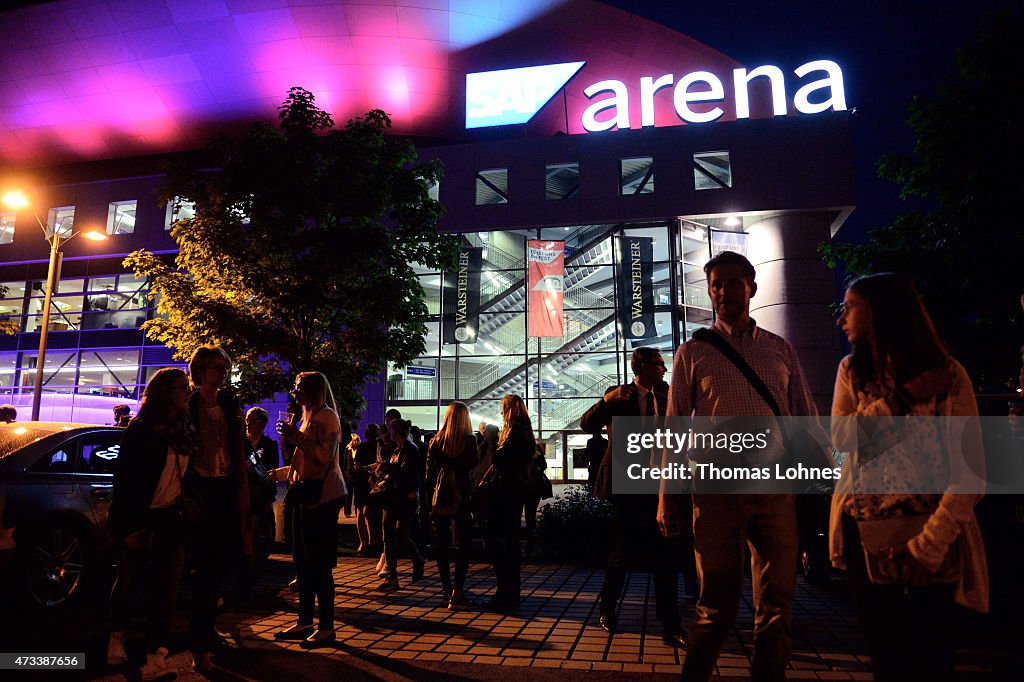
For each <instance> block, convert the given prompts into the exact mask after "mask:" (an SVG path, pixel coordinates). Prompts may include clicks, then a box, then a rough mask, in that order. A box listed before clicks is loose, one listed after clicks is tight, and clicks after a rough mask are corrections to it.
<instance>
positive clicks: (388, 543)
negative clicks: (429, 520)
mask: <svg viewBox="0 0 1024 682" xmlns="http://www.w3.org/2000/svg"><path fill="white" fill-rule="evenodd" d="M416 508H417V502H416V500H415V499H413V498H411V497H403V498H400V499H394V500H392V501H390V502H388V504H386V505H385V506H384V517H383V525H384V562H385V563H386V564H387V566H388V575H389V576H390V577H395V576H397V575H398V553H399V552H401V551H403V550H404V551H406V552H408V553H409V558H410V559H412V561H413V563H416V562H420V561H423V557H422V556H420V550H419V548H418V547H417V546H416V543H415V542H413V541H412V527H413V524H415V523H416Z"/></svg>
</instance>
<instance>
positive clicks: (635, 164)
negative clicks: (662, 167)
mask: <svg viewBox="0 0 1024 682" xmlns="http://www.w3.org/2000/svg"><path fill="white" fill-rule="evenodd" d="M653 192H654V159H653V158H652V157H650V156H639V157H636V158H633V159H622V160H621V161H619V194H621V195H622V196H624V197H625V196H632V195H634V194H651V193H653Z"/></svg>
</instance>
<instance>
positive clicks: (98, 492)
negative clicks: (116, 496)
mask: <svg viewBox="0 0 1024 682" xmlns="http://www.w3.org/2000/svg"><path fill="white" fill-rule="evenodd" d="M113 493H114V491H113V490H111V489H110V488H93V489H92V490H90V491H89V494H90V495H92V496H93V497H99V498H101V499H103V498H107V497H110V496H111V495H112V494H113Z"/></svg>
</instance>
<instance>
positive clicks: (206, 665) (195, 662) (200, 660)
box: [192, 651, 213, 674]
mask: <svg viewBox="0 0 1024 682" xmlns="http://www.w3.org/2000/svg"><path fill="white" fill-rule="evenodd" d="M192 669H193V670H195V671H196V672H197V673H204V674H205V673H208V672H210V671H211V670H213V654H211V653H210V652H209V651H203V652H202V653H198V654H197V653H193V654H192Z"/></svg>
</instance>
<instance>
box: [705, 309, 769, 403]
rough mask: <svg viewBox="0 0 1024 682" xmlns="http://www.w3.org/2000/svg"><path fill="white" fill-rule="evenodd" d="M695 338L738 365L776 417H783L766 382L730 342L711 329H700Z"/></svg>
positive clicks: (737, 367)
mask: <svg viewBox="0 0 1024 682" xmlns="http://www.w3.org/2000/svg"><path fill="white" fill-rule="evenodd" d="M693 338H694V339H696V340H697V341H704V342H705V343H710V344H711V345H712V346H714V347H715V348H716V349H717V350H718V352H719V353H721V354H722V355H724V356H725V357H726V359H728V360H729V361H730V362H732V364H734V365H736V369H738V370H739V371H740V372H741V373H742V374H743V376H745V377H746V378H747V381H749V382H750V385H751V386H753V387H754V390H755V391H757V392H758V394H759V395H760V396H761V398H762V399H763V400H764V401H765V402H766V403H767V404H768V407H770V408H771V410H772V412H773V413H774V414H775V416H776V417H781V416H782V410H780V409H779V404H778V403H777V402H776V401H775V397H774V396H773V395H772V392H771V391H770V390H768V387H767V386H766V385H765V383H764V381H762V380H761V377H759V376H758V375H757V372H755V371H754V369H753V368H752V367H751V366H750V365H748V364H747V361H746V360H744V359H743V356H742V355H740V354H739V353H738V352H736V349H735V348H733V347H732V346H730V345H729V342H728V341H726V340H725V339H723V338H722V337H721V336H720V335H719V334H717V333H715V332H713V331H711V330H710V329H698V330H697V331H695V332H694V333H693Z"/></svg>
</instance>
